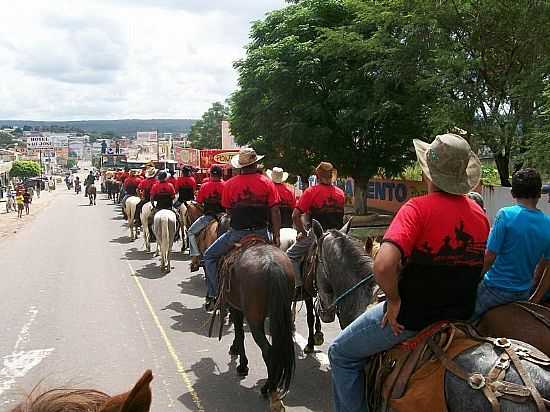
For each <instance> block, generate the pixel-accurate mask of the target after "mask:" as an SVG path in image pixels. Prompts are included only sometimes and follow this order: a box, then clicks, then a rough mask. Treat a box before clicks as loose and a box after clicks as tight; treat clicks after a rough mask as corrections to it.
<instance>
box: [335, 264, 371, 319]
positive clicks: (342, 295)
mask: <svg viewBox="0 0 550 412" xmlns="http://www.w3.org/2000/svg"><path fill="white" fill-rule="evenodd" d="M373 277H374V274H373V273H371V274H370V275H368V276H367V277H366V278H363V279H361V280H360V281H359V282H357V283H356V284H355V285H353V286H352V287H351V288H349V289H348V290H346V291H345V292H344V293H342V294H341V295H340V296H338V297H337V298H336V299H334V302H332V304H331V305H330V306H329V307H328V308H327V309H325V310H332V309H334V308H338V304H339V303H340V302H341V301H342V300H344V298H346V297H347V296H348V295H350V294H351V293H352V292H353V291H355V290H356V289H358V288H360V287H361V286H363V285H364V284H365V283H367V282H368V281H369V280H371V279H372V278H373Z"/></svg>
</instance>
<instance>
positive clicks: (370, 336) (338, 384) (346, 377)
mask: <svg viewBox="0 0 550 412" xmlns="http://www.w3.org/2000/svg"><path fill="white" fill-rule="evenodd" d="M384 312H385V311H384V302H381V303H378V304H377V305H375V306H373V307H371V308H369V309H367V310H366V311H365V312H364V313H363V314H362V315H361V316H359V317H358V318H357V319H355V320H354V321H353V322H352V323H351V324H350V325H348V326H347V327H346V328H345V329H344V330H343V331H342V332H340V334H339V335H338V336H337V337H336V339H335V340H334V341H333V342H332V344H331V345H330V347H329V351H328V357H329V360H330V367H331V371H332V393H333V398H334V410H335V411H336V412H367V411H368V406H367V397H366V394H365V372H364V368H365V367H366V366H367V365H368V363H369V358H370V357H371V356H373V355H375V354H377V353H379V352H383V351H385V350H388V349H390V348H392V347H393V346H394V345H396V344H398V343H400V342H402V341H404V340H407V339H410V338H412V337H413V336H415V335H416V332H413V331H409V330H404V331H403V332H401V333H400V334H399V335H398V336H394V334H393V331H392V329H391V328H390V326H389V324H387V325H386V326H385V327H384V328H382V327H380V321H381V320H382V318H383V316H384Z"/></svg>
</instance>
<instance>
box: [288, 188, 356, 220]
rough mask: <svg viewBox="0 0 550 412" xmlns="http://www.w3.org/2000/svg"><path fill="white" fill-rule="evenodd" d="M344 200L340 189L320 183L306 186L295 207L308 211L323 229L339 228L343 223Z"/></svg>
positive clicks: (301, 210)
mask: <svg viewBox="0 0 550 412" xmlns="http://www.w3.org/2000/svg"><path fill="white" fill-rule="evenodd" d="M345 202H346V196H345V194H344V192H343V191H342V189H340V188H339V187H336V186H333V185H323V184H320V185H316V186H311V187H309V188H307V189H306V190H305V191H304V193H302V196H300V199H299V200H298V204H297V205H296V208H297V209H298V210H299V211H300V212H301V213H308V214H309V215H310V217H311V218H312V219H315V220H317V221H318V222H319V223H321V226H323V228H324V229H340V227H341V226H342V224H343V223H344V205H345Z"/></svg>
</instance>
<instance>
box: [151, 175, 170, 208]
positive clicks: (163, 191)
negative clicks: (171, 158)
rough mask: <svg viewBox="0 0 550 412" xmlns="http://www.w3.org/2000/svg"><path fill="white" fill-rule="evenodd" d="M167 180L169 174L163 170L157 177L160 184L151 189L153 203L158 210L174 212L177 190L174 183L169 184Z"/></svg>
mask: <svg viewBox="0 0 550 412" xmlns="http://www.w3.org/2000/svg"><path fill="white" fill-rule="evenodd" d="M167 178H168V173H166V171H164V170H162V171H161V172H159V174H158V176H157V179H158V182H157V183H155V184H154V185H153V187H152V188H151V192H150V198H151V203H153V205H154V206H155V209H157V210H160V209H168V210H172V203H173V201H174V199H175V197H176V190H175V189H174V186H173V185H172V183H168V182H167Z"/></svg>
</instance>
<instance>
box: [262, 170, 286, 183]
mask: <svg viewBox="0 0 550 412" xmlns="http://www.w3.org/2000/svg"><path fill="white" fill-rule="evenodd" d="M265 174H266V175H267V177H269V178H270V179H271V180H272V181H273V183H283V182H286V180H287V179H288V173H287V172H285V171H284V170H283V169H281V168H280V167H274V168H273V170H267V172H265Z"/></svg>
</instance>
